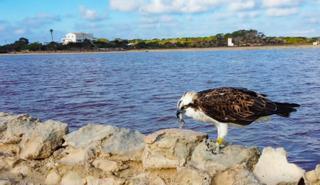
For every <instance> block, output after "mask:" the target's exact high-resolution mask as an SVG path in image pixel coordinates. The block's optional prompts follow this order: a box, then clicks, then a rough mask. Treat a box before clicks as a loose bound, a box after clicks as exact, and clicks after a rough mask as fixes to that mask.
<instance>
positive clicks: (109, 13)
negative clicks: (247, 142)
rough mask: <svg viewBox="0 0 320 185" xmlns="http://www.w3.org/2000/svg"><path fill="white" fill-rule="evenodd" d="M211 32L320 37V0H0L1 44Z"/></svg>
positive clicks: (191, 34)
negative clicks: (71, 36)
mask: <svg viewBox="0 0 320 185" xmlns="http://www.w3.org/2000/svg"><path fill="white" fill-rule="evenodd" d="M51 28H52V29H53V30H54V39H55V40H57V41H60V40H61V37H62V36H63V35H64V34H66V33H67V32H90V33H93V34H94V35H95V36H96V37H105V38H108V39H114V38H126V39H131V38H165V37H189V36H208V35H215V34H217V33H225V32H232V31H235V30H238V29H249V28H252V29H257V30H259V31H262V32H264V33H265V34H266V35H270V36H271V35H272V36H287V35H289V36H292V35H295V36H320V0H41V1H40V0H0V43H1V44H3V43H8V42H12V41H14V40H16V39H17V38H19V37H22V36H23V37H27V38H29V40H31V41H40V42H46V41H50V33H49V29H51Z"/></svg>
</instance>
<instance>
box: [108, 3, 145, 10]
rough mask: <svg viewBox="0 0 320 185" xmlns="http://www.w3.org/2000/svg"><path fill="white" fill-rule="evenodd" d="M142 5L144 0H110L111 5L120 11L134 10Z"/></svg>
mask: <svg viewBox="0 0 320 185" xmlns="http://www.w3.org/2000/svg"><path fill="white" fill-rule="evenodd" d="M141 5H142V0H110V7H111V8H112V9H114V10H119V11H124V12H128V11H133V10H136V9H138V8H139V6H141Z"/></svg>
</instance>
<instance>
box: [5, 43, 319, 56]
mask: <svg viewBox="0 0 320 185" xmlns="http://www.w3.org/2000/svg"><path fill="white" fill-rule="evenodd" d="M295 48H320V46H319V45H318V46H313V45H281V46H280V45H279V46H247V47H212V48H170V49H167V48H166V49H130V50H120V51H119V50H114V51H112V50H110V51H52V52H48V51H43V52H38V51H37V52H15V53H0V56H10V55H47V54H53V55H54V54H99V53H101V54H103V53H125V52H175V51H181V52H184V51H241V50H272V49H295Z"/></svg>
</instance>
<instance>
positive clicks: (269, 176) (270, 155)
mask: <svg viewBox="0 0 320 185" xmlns="http://www.w3.org/2000/svg"><path fill="white" fill-rule="evenodd" d="M253 172H254V174H255V176H256V177H257V178H258V179H259V180H260V182H262V183H265V184H268V185H276V184H278V183H283V182H287V183H291V182H298V181H299V180H300V179H301V177H302V176H303V174H304V170H303V169H301V168H300V167H298V166H297V165H295V164H292V163H289V162H288V160H287V154H286V151H285V150H284V149H283V148H277V149H273V148H271V147H266V148H264V149H263V151H262V155H261V157H260V158H259V161H258V163H257V164H256V166H255V168H254V171H253Z"/></svg>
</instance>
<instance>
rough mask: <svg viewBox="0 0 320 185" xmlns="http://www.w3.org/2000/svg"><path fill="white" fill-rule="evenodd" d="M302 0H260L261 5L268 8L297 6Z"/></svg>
mask: <svg viewBox="0 0 320 185" xmlns="http://www.w3.org/2000/svg"><path fill="white" fill-rule="evenodd" d="M301 2H302V0H262V4H263V6H265V7H268V8H274V7H288V6H297V5H299V4H300V3H301Z"/></svg>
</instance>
